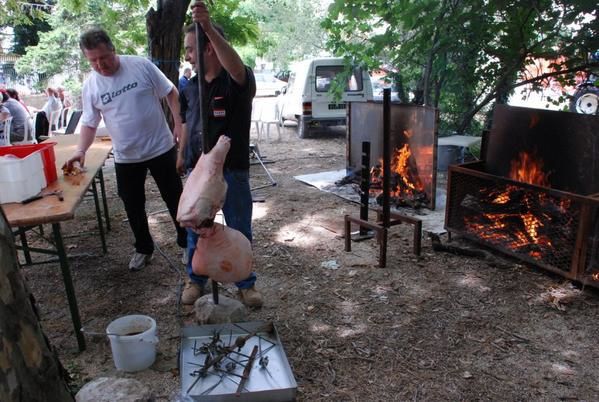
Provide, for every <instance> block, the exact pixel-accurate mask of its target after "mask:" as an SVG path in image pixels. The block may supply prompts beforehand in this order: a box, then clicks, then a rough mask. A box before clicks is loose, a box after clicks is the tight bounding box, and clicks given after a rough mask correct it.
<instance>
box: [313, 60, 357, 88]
mask: <svg viewBox="0 0 599 402" xmlns="http://www.w3.org/2000/svg"><path fill="white" fill-rule="evenodd" d="M343 70H344V67H343V66H316V92H328V91H329V89H331V84H332V82H333V81H334V80H335V77H337V75H341V74H343ZM363 89H364V85H363V82H362V69H361V68H359V67H356V68H354V69H353V71H352V74H351V75H350V76H349V77H348V79H347V82H346V83H345V91H347V92H358V91H362V90H363Z"/></svg>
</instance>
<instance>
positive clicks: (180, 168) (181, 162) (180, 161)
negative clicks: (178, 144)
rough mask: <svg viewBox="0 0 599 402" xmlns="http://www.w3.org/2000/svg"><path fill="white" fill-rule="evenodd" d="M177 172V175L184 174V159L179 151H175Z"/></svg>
mask: <svg viewBox="0 0 599 402" xmlns="http://www.w3.org/2000/svg"><path fill="white" fill-rule="evenodd" d="M177 173H179V176H185V159H184V158H183V155H181V154H180V152H178V153H177Z"/></svg>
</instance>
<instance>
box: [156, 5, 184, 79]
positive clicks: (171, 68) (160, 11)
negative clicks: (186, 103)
mask: <svg viewBox="0 0 599 402" xmlns="http://www.w3.org/2000/svg"><path fill="white" fill-rule="evenodd" d="M189 3H190V0H182V1H180V0H158V5H157V10H154V8H150V10H149V11H148V13H147V14H146V29H147V31H148V50H149V53H150V57H152V61H153V62H154V63H155V64H156V65H157V66H158V68H159V69H160V70H161V71H162V72H163V73H164V75H166V76H167V77H168V79H169V80H171V81H172V82H173V84H175V86H177V84H178V83H179V64H180V60H181V39H182V37H183V23H184V22H185V14H186V13H187V8H188V7H189Z"/></svg>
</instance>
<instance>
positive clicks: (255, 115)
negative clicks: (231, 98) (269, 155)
mask: <svg viewBox="0 0 599 402" xmlns="http://www.w3.org/2000/svg"><path fill="white" fill-rule="evenodd" d="M260 109H261V108H260V107H258V103H257V102H253V103H252V119H251V122H252V123H254V124H255V125H256V135H257V136H258V141H259V140H260V113H261V110H260Z"/></svg>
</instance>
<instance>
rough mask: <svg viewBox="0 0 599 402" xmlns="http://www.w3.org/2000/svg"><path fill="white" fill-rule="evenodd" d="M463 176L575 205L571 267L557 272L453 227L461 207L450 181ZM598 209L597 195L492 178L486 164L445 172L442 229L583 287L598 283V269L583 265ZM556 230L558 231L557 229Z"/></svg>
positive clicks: (461, 166) (598, 285) (472, 164)
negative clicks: (596, 278)
mask: <svg viewBox="0 0 599 402" xmlns="http://www.w3.org/2000/svg"><path fill="white" fill-rule="evenodd" d="M460 174H461V175H466V176H472V177H475V178H478V179H481V180H485V181H491V182H495V183H497V184H498V185H513V186H516V187H521V188H524V189H526V190H528V191H531V192H542V193H546V194H548V195H550V196H553V197H557V198H567V199H570V200H571V201H572V202H573V203H574V204H576V205H578V206H579V209H580V211H579V218H578V222H577V223H576V224H575V226H576V227H575V229H576V240H575V244H574V248H573V253H572V257H571V263H570V268H569V270H567V271H564V270H563V269H560V268H559V267H555V266H553V265H549V264H546V263H543V262H541V261H538V260H536V259H534V258H532V257H530V256H529V255H527V254H523V253H518V252H515V251H513V250H510V249H509V248H507V247H500V246H497V245H495V244H491V243H489V242H488V241H486V240H484V239H482V238H480V237H478V236H476V235H473V234H472V233H471V232H467V231H465V230H462V229H461V228H459V227H456V226H455V225H453V226H452V224H451V221H452V218H453V217H454V216H456V214H457V212H456V211H457V209H459V208H460V205H459V204H460V201H459V200H458V199H457V196H456V193H457V191H455V190H454V184H452V182H453V181H456V180H457V179H456V177H457V176H458V175H460ZM598 210H599V194H597V195H593V196H582V195H579V194H573V193H568V192H565V191H560V190H555V189H550V188H544V187H539V186H535V185H532V184H527V183H521V182H518V181H514V180H511V179H508V178H505V177H501V176H495V175H492V174H489V173H486V172H485V162H484V161H478V162H470V163H465V164H461V165H452V166H449V170H448V180H447V207H446V209H445V229H447V231H448V232H449V233H450V234H451V233H457V234H459V235H461V236H463V237H464V238H467V239H469V240H472V241H474V242H477V243H479V244H482V245H484V246H487V247H490V248H492V249H495V250H498V251H500V252H502V253H504V254H507V255H510V256H513V257H515V258H517V259H519V260H522V261H525V262H527V263H530V264H533V265H535V266H538V267H540V268H543V269H546V270H548V271H551V272H554V273H557V274H559V275H562V276H564V277H566V278H568V279H571V280H575V281H580V282H582V283H584V284H587V285H590V286H594V287H599V281H597V280H594V279H593V278H592V274H593V272H596V273H599V267H597V270H596V271H593V270H592V269H590V268H589V267H587V266H586V260H587V258H588V255H589V252H588V247H589V243H590V242H589V238H590V236H591V230H592V229H593V228H592V226H593V225H592V220H593V219H592V217H593V214H595V216H596V215H597V211H598ZM556 230H557V229H556ZM595 236H596V237H597V236H599V233H595Z"/></svg>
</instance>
